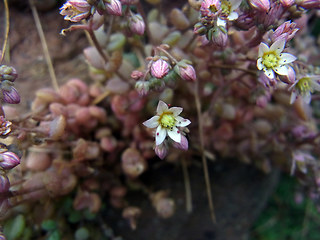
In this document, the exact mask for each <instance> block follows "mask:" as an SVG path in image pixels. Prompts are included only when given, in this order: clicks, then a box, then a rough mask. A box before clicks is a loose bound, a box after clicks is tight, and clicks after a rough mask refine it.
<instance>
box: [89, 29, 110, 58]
mask: <svg viewBox="0 0 320 240" xmlns="http://www.w3.org/2000/svg"><path fill="white" fill-rule="evenodd" d="M87 32H88V33H89V37H90V39H91V40H92V43H93V45H94V46H95V48H96V49H97V50H98V52H99V54H100V56H101V57H102V58H103V60H104V61H105V62H108V60H109V56H107V54H106V53H105V52H104V51H103V50H102V48H101V46H100V44H99V42H98V40H97V38H96V35H94V32H93V31H92V30H91V29H90V30H87Z"/></svg>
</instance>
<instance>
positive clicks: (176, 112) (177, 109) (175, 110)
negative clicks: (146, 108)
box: [169, 107, 183, 117]
mask: <svg viewBox="0 0 320 240" xmlns="http://www.w3.org/2000/svg"><path fill="white" fill-rule="evenodd" d="M182 110H183V108H182V107H172V108H170V109H169V112H172V113H173V116H175V117H176V116H178V115H179V114H180V113H181V112H182Z"/></svg>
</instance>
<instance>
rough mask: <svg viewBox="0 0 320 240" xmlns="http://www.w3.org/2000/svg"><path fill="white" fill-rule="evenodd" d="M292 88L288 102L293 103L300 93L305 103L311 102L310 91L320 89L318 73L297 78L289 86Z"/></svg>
mask: <svg viewBox="0 0 320 240" xmlns="http://www.w3.org/2000/svg"><path fill="white" fill-rule="evenodd" d="M289 90H292V93H291V98H290V103H291V104H292V103H294V101H295V100H296V98H297V96H298V95H300V96H301V97H302V99H303V101H304V102H305V103H306V104H309V103H310V102H311V93H313V92H314V91H318V92H319V91H320V75H315V76H304V77H302V78H299V79H298V80H297V81H296V82H295V83H294V84H293V85H292V86H291V87H290V88H289Z"/></svg>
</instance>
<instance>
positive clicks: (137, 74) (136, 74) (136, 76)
mask: <svg viewBox="0 0 320 240" xmlns="http://www.w3.org/2000/svg"><path fill="white" fill-rule="evenodd" d="M131 77H132V79H133V80H139V79H140V78H142V77H143V72H140V71H138V70H134V71H133V72H132V73H131Z"/></svg>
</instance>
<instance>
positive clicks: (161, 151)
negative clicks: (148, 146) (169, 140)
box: [154, 143, 168, 160]
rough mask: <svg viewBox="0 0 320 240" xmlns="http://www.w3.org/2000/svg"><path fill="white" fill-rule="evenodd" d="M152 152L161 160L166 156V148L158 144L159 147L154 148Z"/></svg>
mask: <svg viewBox="0 0 320 240" xmlns="http://www.w3.org/2000/svg"><path fill="white" fill-rule="evenodd" d="M154 151H155V153H156V154H157V156H158V157H159V158H160V159H161V160H162V159H164V158H165V157H166V156H167V154H168V147H167V146H166V145H165V144H163V143H162V144H160V145H157V146H156V147H155V148H154Z"/></svg>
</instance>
